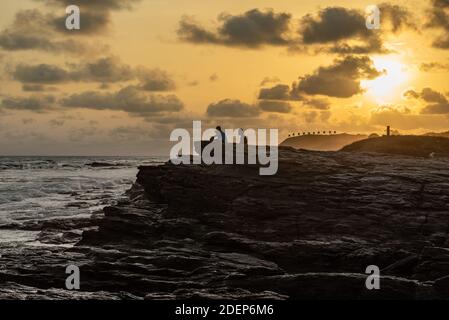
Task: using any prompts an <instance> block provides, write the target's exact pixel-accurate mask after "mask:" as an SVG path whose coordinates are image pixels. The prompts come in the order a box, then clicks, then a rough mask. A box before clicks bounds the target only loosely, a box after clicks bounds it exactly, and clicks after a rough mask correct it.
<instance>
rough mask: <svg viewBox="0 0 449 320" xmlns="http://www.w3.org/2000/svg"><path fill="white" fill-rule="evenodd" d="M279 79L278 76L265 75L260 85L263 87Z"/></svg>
mask: <svg viewBox="0 0 449 320" xmlns="http://www.w3.org/2000/svg"><path fill="white" fill-rule="evenodd" d="M280 81H281V80H280V79H279V78H278V77H265V78H264V79H263V80H262V81H261V82H260V86H261V87H263V86H265V85H267V84H270V83H276V82H280Z"/></svg>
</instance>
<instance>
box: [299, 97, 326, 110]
mask: <svg viewBox="0 0 449 320" xmlns="http://www.w3.org/2000/svg"><path fill="white" fill-rule="evenodd" d="M303 104H304V105H305V106H307V107H310V108H313V109H319V110H328V109H330V103H329V101H328V100H326V99H308V100H306V101H304V102H303Z"/></svg>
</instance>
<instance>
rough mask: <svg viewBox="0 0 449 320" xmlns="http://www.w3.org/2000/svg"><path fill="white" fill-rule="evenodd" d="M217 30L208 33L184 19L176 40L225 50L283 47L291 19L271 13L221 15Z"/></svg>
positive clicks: (271, 11)
mask: <svg viewBox="0 0 449 320" xmlns="http://www.w3.org/2000/svg"><path fill="white" fill-rule="evenodd" d="M218 21H219V24H220V26H219V27H218V29H217V30H214V31H209V30H207V29H205V28H203V27H201V26H200V25H198V24H197V23H196V22H195V21H193V20H192V19H190V18H187V17H183V19H182V20H181V21H180V23H179V28H178V31H177V32H178V36H179V38H180V39H181V40H183V41H187V42H191V43H209V44H221V45H228V46H241V47H249V48H257V47H260V46H263V45H271V46H282V45H287V44H288V43H289V42H290V40H288V38H287V33H288V32H289V29H290V22H291V15H290V14H288V13H275V12H273V10H265V11H260V10H259V9H253V10H250V11H247V12H245V13H244V14H242V15H235V16H233V15H230V14H224V13H223V14H221V15H220V16H219V18H218Z"/></svg>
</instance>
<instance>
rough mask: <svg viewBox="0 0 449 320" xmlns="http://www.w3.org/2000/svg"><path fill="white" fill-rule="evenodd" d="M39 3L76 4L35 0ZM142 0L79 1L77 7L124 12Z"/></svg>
mask: <svg viewBox="0 0 449 320" xmlns="http://www.w3.org/2000/svg"><path fill="white" fill-rule="evenodd" d="M35 1H38V2H46V3H47V4H49V5H57V6H64V7H67V6H69V5H72V4H74V1H73V0H35ZM141 1H142V0H77V1H76V5H78V6H80V7H84V8H88V9H96V10H123V9H128V10H129V9H132V8H133V6H134V5H135V4H137V3H139V2H141Z"/></svg>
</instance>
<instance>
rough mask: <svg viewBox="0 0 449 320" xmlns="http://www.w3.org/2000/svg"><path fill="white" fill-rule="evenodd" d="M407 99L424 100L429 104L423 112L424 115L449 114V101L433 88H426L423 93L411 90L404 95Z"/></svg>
mask: <svg viewBox="0 0 449 320" xmlns="http://www.w3.org/2000/svg"><path fill="white" fill-rule="evenodd" d="M404 96H405V97H408V98H415V99H422V100H424V101H425V102H427V103H428V104H427V105H426V106H425V107H424V109H422V110H421V113H422V114H449V101H448V99H447V98H446V97H445V96H444V95H443V94H442V93H440V92H438V91H435V90H433V89H431V88H424V89H422V91H421V92H416V91H414V90H409V91H407V92H405V93H404Z"/></svg>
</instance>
